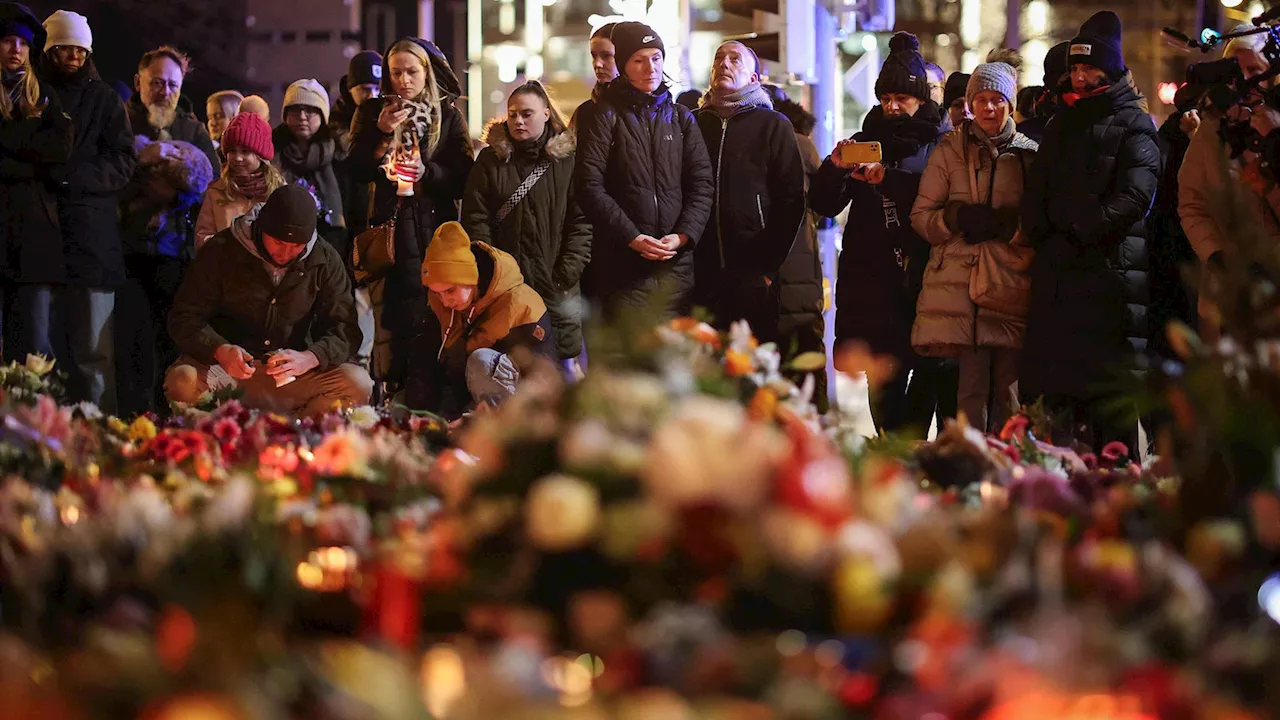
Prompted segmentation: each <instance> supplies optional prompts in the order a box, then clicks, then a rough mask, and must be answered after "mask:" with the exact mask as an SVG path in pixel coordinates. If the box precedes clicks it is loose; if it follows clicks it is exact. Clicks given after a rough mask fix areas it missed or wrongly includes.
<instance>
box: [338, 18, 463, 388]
mask: <svg viewBox="0 0 1280 720" xmlns="http://www.w3.org/2000/svg"><path fill="white" fill-rule="evenodd" d="M461 94H462V88H461V85H460V84H459V82H458V78H457V77H456V76H455V75H454V74H453V69H452V68H450V67H449V62H448V61H447V60H446V59H445V57H444V54H443V53H441V52H440V49H439V48H437V47H436V46H435V45H434V44H433V43H431V42H430V41H427V40H423V39H421V38H405V39H403V40H400V41H398V42H396V43H395V44H393V45H392V46H391V47H390V48H388V50H387V52H386V53H384V54H383V63H382V96H381V97H376V98H369V99H368V100H366V101H365V102H364V103H362V104H361V105H360V106H359V107H358V108H357V109H356V115H355V119H354V120H352V124H351V153H350V155H349V156H348V161H347V169H348V171H349V172H350V173H351V175H352V180H353V181H354V182H366V183H368V182H372V183H374V197H373V202H372V203H371V205H372V208H373V211H372V213H371V215H370V217H369V218H368V224H369V225H370V226H377V225H381V224H384V223H386V222H388V221H390V220H391V219H392V218H393V217H394V218H395V220H396V227H395V237H394V242H395V266H394V267H393V268H392V270H391V272H390V273H389V274H388V275H387V276H386V277H385V278H382V279H379V280H376V281H375V282H374V283H373V284H371V285H370V288H369V289H370V296H371V298H372V300H373V304H374V317H375V321H376V330H375V342H374V347H373V353H372V354H373V357H372V359H371V367H372V369H373V374H374V376H375V377H378V378H379V379H382V380H385V381H388V382H390V383H393V384H398V383H401V382H403V381H404V377H405V373H406V368H407V364H408V358H407V355H408V349H409V343H410V341H411V339H412V337H413V334H414V332H415V328H416V327H417V325H418V323H419V322H420V321H421V320H422V319H423V318H424V316H425V314H426V297H425V290H424V288H423V287H422V281H421V277H420V272H421V265H422V257H423V253H425V252H426V249H427V246H428V245H429V244H430V243H431V238H432V236H433V235H434V233H435V231H436V228H438V227H439V226H440V225H441V223H444V222H446V221H449V220H457V219H458V205H457V203H458V201H459V200H461V199H462V194H463V189H464V188H465V186H466V182H467V175H468V174H469V173H470V172H471V166H472V164H473V162H474V157H475V156H474V153H473V152H472V147H471V139H470V133H469V132H468V131H467V124H466V121H465V120H464V119H463V117H462V113H460V112H458V110H457V108H455V107H454V106H453V103H454V101H455V100H456V99H457V98H458V97H459V96H461ZM406 138H408V139H409V140H408V142H407V143H406V142H405V139H406ZM405 144H407V145H409V147H405ZM388 168H389V169H390V173H388ZM393 178H394V179H393ZM408 193H412V195H409V194H408ZM360 230H363V228H353V231H355V232H359V231H360Z"/></svg>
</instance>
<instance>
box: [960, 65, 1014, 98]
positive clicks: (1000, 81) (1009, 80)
mask: <svg viewBox="0 0 1280 720" xmlns="http://www.w3.org/2000/svg"><path fill="white" fill-rule="evenodd" d="M983 90H995V91H996V92H998V93H1000V94H1001V95H1003V96H1004V99H1005V102H1007V103H1009V106H1010V107H1013V101H1014V99H1015V98H1016V97H1018V71H1016V70H1014V69H1013V66H1012V65H1009V64H1008V63H1002V62H993V63H983V64H981V65H979V66H978V67H976V68H974V69H973V74H972V75H970V76H969V84H968V86H966V87H965V90H964V99H965V100H966V101H968V103H969V107H973V96H974V95H977V94H978V93H980V92H982V91H983Z"/></svg>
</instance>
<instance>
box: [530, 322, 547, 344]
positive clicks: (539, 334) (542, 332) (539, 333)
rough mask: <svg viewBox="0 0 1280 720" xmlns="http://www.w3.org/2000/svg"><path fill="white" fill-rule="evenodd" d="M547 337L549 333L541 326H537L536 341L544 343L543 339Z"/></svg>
mask: <svg viewBox="0 0 1280 720" xmlns="http://www.w3.org/2000/svg"><path fill="white" fill-rule="evenodd" d="M546 336H547V331H546V330H543V329H542V326H541V325H537V326H535V327H534V328H533V339H534V340H537V341H538V342H542V339H543V338H545V337H546Z"/></svg>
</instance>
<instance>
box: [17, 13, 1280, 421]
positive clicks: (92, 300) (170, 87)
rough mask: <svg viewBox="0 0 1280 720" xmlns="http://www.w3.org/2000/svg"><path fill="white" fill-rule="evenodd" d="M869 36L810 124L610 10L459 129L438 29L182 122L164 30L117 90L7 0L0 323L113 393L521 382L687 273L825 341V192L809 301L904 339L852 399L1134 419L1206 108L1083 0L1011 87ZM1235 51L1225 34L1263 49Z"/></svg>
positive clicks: (1189, 219)
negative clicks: (561, 76)
mask: <svg viewBox="0 0 1280 720" xmlns="http://www.w3.org/2000/svg"><path fill="white" fill-rule="evenodd" d="M1259 37H1265V36H1259ZM889 49H890V52H889V54H888V57H887V59H886V61H885V63H884V65H883V67H882V68H881V72H880V75H879V77H878V79H877V81H876V86H875V92H876V95H877V98H878V100H879V104H878V105H877V106H875V107H874V108H873V109H872V110H871V111H870V113H869V114H868V115H867V116H866V118H865V120H864V121H863V124H862V128H861V130H860V131H858V132H857V133H855V134H854V135H853V136H852V137H851V138H849V139H846V140H842V141H840V142H839V143H838V144H837V146H836V147H835V148H834V150H833V151H832V152H831V154H830V155H828V156H827V157H826V158H825V159H823V158H822V157H821V155H820V153H819V151H818V149H817V148H816V147H815V146H814V144H813V142H812V140H811V139H810V138H809V135H810V134H811V133H812V131H813V128H814V124H815V121H814V118H813V116H812V115H811V114H809V113H808V112H806V111H805V109H804V108H803V107H802V106H801V105H800V104H799V103H797V102H795V101H793V100H791V99H790V98H789V97H787V95H786V93H785V92H784V91H782V90H781V89H780V88H779V87H777V86H773V85H768V84H764V83H762V76H763V75H764V67H763V65H762V63H761V61H760V59H759V58H758V57H757V56H756V55H755V53H754V52H753V51H752V50H751V49H750V48H748V47H747V46H746V45H744V44H742V43H740V42H736V41H727V42H725V43H723V44H721V45H720V46H719V48H718V49H717V51H716V54H715V57H714V61H713V64H712V71H711V77H710V79H709V88H708V89H707V90H706V91H705V92H702V93H696V94H695V95H694V96H693V97H690V96H689V93H685V94H682V95H681V96H680V97H679V98H678V99H677V98H676V97H675V96H674V95H673V88H672V86H671V84H670V83H669V82H668V80H667V79H666V75H665V73H664V68H663V64H664V61H665V47H664V45H663V40H662V38H661V37H659V36H658V34H657V33H656V32H655V31H654V30H653V29H652V28H650V27H648V26H646V25H644V24H642V23H638V22H619V23H615V24H609V25H605V26H603V27H601V28H599V29H598V30H596V31H595V33H594V34H593V35H592V36H591V38H590V45H589V48H584V51H589V52H590V54H591V58H592V66H593V70H594V72H595V79H596V85H595V89H594V90H593V92H592V94H591V98H590V99H588V100H587V101H586V102H584V103H583V104H582V105H580V106H579V107H578V108H577V109H576V110H575V111H574V112H573V113H572V115H571V116H570V117H569V118H568V119H566V117H565V115H564V114H562V113H561V111H560V109H559V108H557V106H556V104H555V102H554V101H553V99H552V97H551V96H550V95H549V94H548V92H547V89H546V88H544V87H543V86H542V85H541V84H540V83H539V82H537V81H529V82H526V83H524V84H522V85H520V86H518V87H516V88H515V90H514V91H512V92H511V94H510V96H509V98H508V101H507V115H506V117H505V118H503V119H497V120H494V121H493V122H492V123H490V124H489V126H487V127H486V128H484V129H483V131H482V132H481V134H480V137H481V141H482V145H483V149H481V150H480V151H479V153H478V154H477V153H476V152H475V151H474V149H473V143H472V139H471V135H470V132H469V130H468V128H467V125H466V122H465V120H464V118H463V115H462V114H461V113H460V112H459V110H458V109H457V108H456V107H455V103H456V101H457V100H458V99H459V98H460V96H461V85H460V83H459V81H458V78H457V76H456V75H455V74H454V72H453V70H452V68H451V67H450V65H449V63H448V61H447V59H446V58H445V56H444V55H443V53H441V52H440V50H439V49H438V48H437V47H436V46H435V45H434V44H433V43H431V42H430V41H428V40H424V39H420V38H405V39H402V40H400V41H398V42H396V43H394V44H393V45H392V46H391V47H390V48H388V49H387V50H386V52H385V53H383V54H379V53H377V52H373V51H366V52H362V53H358V54H356V55H355V56H354V57H352V58H351V61H350V65H349V68H348V74H347V75H346V76H345V77H344V78H343V79H342V82H341V85H340V88H341V91H340V95H339V97H338V98H337V99H336V101H332V102H331V99H330V97H329V95H328V92H327V91H326V88H325V87H324V86H323V85H322V84H320V83H318V82H317V81H315V80H313V79H306V78H304V79H300V80H298V81H297V82H295V83H293V85H291V86H290V87H289V88H288V91H287V92H286V93H285V97H284V105H283V107H282V108H280V115H281V117H282V120H283V122H281V123H280V124H279V125H277V126H275V127H274V128H273V127H272V126H271V124H270V118H271V110H270V108H268V107H267V105H266V102H265V101H264V100H263V99H262V98H260V97H257V96H250V97H244V96H243V95H242V94H241V93H239V92H237V91H235V90H227V91H223V92H219V93H215V94H214V95H212V96H210V97H209V99H208V102H207V105H206V111H207V119H206V122H204V123H202V122H201V121H200V120H198V119H197V118H196V116H195V115H194V114H193V113H192V111H191V109H190V106H189V104H188V103H186V101H185V100H184V99H183V98H182V86H183V80H184V78H185V77H186V74H187V73H188V72H189V70H190V67H189V62H188V59H187V57H186V56H185V55H184V54H183V53H181V52H180V51H178V50H176V49H174V48H172V47H167V46H166V47H160V48H157V49H156V50H153V51H151V52H148V53H147V54H145V55H144V56H143V57H142V58H141V60H140V62H139V64H138V73H137V76H136V79H135V93H134V94H133V95H132V97H131V98H129V99H128V101H127V102H123V103H122V102H121V100H120V98H119V96H118V95H117V94H116V92H115V91H114V90H113V89H112V88H111V87H110V86H109V85H108V84H106V83H105V82H104V81H103V80H102V79H101V78H100V77H99V76H98V73H97V71H96V70H95V69H94V63H93V36H92V32H91V29H90V27H89V24H88V22H87V20H86V19H85V18H84V17H82V16H80V15H78V14H76V13H74V12H68V11H58V12H56V13H54V14H53V15H52V16H50V17H49V18H48V19H47V20H45V21H44V22H43V23H41V22H39V21H38V20H37V19H36V18H35V17H34V16H32V14H31V13H30V12H29V11H28V10H27V9H26V8H25V7H23V6H21V5H18V4H15V3H0V63H2V64H3V82H4V86H5V89H6V91H7V92H6V93H4V94H0V194H2V195H3V196H2V197H0V206H3V208H4V211H3V212H4V213H6V218H5V219H6V222H5V223H4V224H3V226H2V227H0V232H3V233H5V238H4V242H3V244H0V247H2V248H3V252H5V253H7V255H6V256H5V260H6V262H5V268H6V278H5V279H6V293H5V301H6V302H5V311H6V315H7V317H6V322H7V325H6V333H5V338H4V341H5V353H6V355H7V356H9V357H23V356H24V355H25V354H26V353H43V354H45V355H49V356H53V357H57V358H59V359H65V361H64V362H63V363H62V364H61V365H60V367H63V368H64V369H65V371H66V372H67V374H68V390H69V392H70V394H71V396H72V398H73V399H74V400H84V401H90V402H94V403H96V404H98V405H99V406H100V407H102V409H104V410H107V411H110V412H116V413H120V414H129V413H132V412H141V411H145V410H158V409H162V408H165V407H167V405H168V403H169V402H173V401H177V402H194V401H196V400H197V399H198V398H199V397H201V396H202V395H204V393H206V392H209V391H217V390H220V389H224V388H239V389H240V390H242V391H243V392H244V394H245V400H246V402H248V403H250V404H253V405H257V406H262V407H271V408H273V409H278V410H280V411H282V412H294V413H311V412H321V411H323V410H325V409H329V408H331V407H333V405H334V404H335V403H337V404H347V405H350V404H359V403H364V402H369V401H370V397H371V395H372V396H373V397H374V400H375V401H376V400H386V399H389V398H390V394H392V393H396V392H402V395H400V396H399V397H400V401H402V402H405V403H406V404H408V405H409V406H410V407H413V408H421V409H427V410H432V411H436V412H440V413H443V414H445V415H448V416H457V415H459V414H462V413H464V412H466V411H467V410H468V409H469V408H471V407H474V406H475V405H476V404H477V403H480V404H485V403H496V402H500V401H501V399H502V398H503V397H505V396H507V395H509V394H510V393H511V392H513V390H514V387H515V385H516V383H517V382H518V381H519V377H520V374H521V371H522V360H521V357H522V356H521V354H519V353H514V352H513V351H514V349H515V348H516V347H519V346H524V347H527V348H529V349H531V350H533V351H534V352H535V353H537V354H541V355H545V356H547V357H550V358H553V359H555V360H558V361H560V362H561V363H562V364H563V367H564V370H565V372H566V373H568V374H570V375H578V374H580V373H581V371H582V368H583V367H584V365H585V363H586V355H585V343H584V338H583V325H584V321H585V319H586V318H587V317H588V315H589V314H591V313H593V312H599V313H600V315H601V316H602V317H603V318H605V319H606V320H610V319H615V318H618V317H621V315H620V313H625V312H626V311H628V310H631V309H635V308H642V307H652V306H654V305H655V303H656V304H659V305H661V306H662V307H664V308H665V309H666V311H667V312H668V313H671V314H674V313H678V312H686V311H688V310H690V309H691V308H694V307H701V308H705V309H706V310H707V311H708V312H709V313H710V315H711V317H712V318H713V319H714V323H715V324H716V325H717V326H719V327H721V328H727V327H728V326H729V325H730V324H731V323H732V322H734V321H737V320H742V319H745V320H747V321H749V323H750V325H751V327H752V329H753V330H754V331H755V333H756V335H757V336H758V337H759V338H760V340H761V341H767V342H776V343H778V344H779V346H780V348H781V349H782V350H783V352H784V354H785V355H788V356H790V355H795V354H797V353H801V352H806V351H823V349H824V346H823V325H822V323H823V319H822V314H823V309H824V291H823V279H822V278H823V274H822V267H821V263H820V253H819V252H818V245H817V239H816V236H817V231H816V228H817V227H818V222H819V220H820V218H821V217H835V216H838V215H841V214H843V213H845V212H846V210H847V219H846V220H845V223H844V238H843V247H842V252H841V254H840V257H839V263H838V268H837V272H836V277H837V283H836V288H835V303H836V307H837V313H836V318H835V336H836V341H837V344H841V343H846V342H850V341H860V342H862V343H864V344H866V345H867V346H869V349H870V350H871V351H872V352H874V353H877V354H881V355H888V356H890V357H892V358H893V359H894V361H895V372H894V373H893V376H892V378H891V379H890V380H889V381H888V382H887V383H886V384H885V386H884V387H882V388H880V389H879V390H878V392H877V393H876V396H875V397H874V398H873V403H872V414H873V419H874V421H875V424H876V427H877V429H879V430H884V431H900V430H904V429H908V428H915V429H917V430H919V431H924V430H926V429H927V428H928V427H929V425H930V424H931V423H932V422H934V421H935V419H936V420H938V421H941V420H943V419H945V418H948V417H953V416H955V415H957V413H959V412H963V413H964V415H965V416H966V417H967V418H968V419H969V422H970V423H971V424H972V425H974V426H977V427H980V428H983V429H998V428H999V427H1000V425H1001V424H1002V423H1003V421H1004V419H1005V418H1007V417H1008V416H1009V415H1010V414H1011V413H1012V412H1013V411H1014V410H1015V409H1016V408H1017V407H1018V405H1019V404H1020V403H1029V402H1034V401H1036V400H1043V401H1044V403H1045V407H1046V409H1047V410H1049V412H1050V415H1051V417H1053V418H1054V419H1055V421H1056V422H1058V423H1059V425H1060V427H1061V428H1062V429H1063V430H1062V432H1063V434H1064V435H1076V434H1080V435H1081V436H1082V439H1087V440H1088V441H1092V442H1104V441H1107V440H1124V441H1126V442H1127V443H1129V444H1130V445H1131V446H1132V445H1133V444H1134V443H1135V441H1136V424H1135V423H1132V422H1125V421H1123V420H1121V419H1119V418H1117V417H1114V416H1111V415H1108V414H1107V413H1106V412H1104V408H1106V407H1107V406H1108V403H1107V400H1108V396H1107V393H1108V390H1107V388H1108V387H1109V386H1110V385H1109V383H1111V382H1112V381H1113V380H1114V379H1115V378H1117V377H1119V376H1120V375H1121V374H1123V373H1126V372H1129V371H1132V370H1134V369H1136V368H1138V367H1139V366H1140V365H1141V361H1142V359H1143V358H1145V357H1147V356H1150V355H1153V354H1158V353H1159V352H1161V351H1162V350H1165V349H1167V348H1166V347H1165V345H1164V344H1163V343H1161V342H1160V341H1159V340H1158V338H1159V337H1160V335H1161V333H1160V332H1159V329H1160V327H1161V326H1162V325H1163V324H1164V323H1165V322H1167V321H1169V320H1171V319H1175V318H1176V319H1184V320H1186V321H1188V322H1195V321H1196V302H1195V299H1194V294H1193V292H1192V291H1191V290H1190V289H1189V288H1188V287H1187V284H1186V283H1183V282H1182V281H1181V278H1180V275H1179V274H1180V273H1181V271H1182V266H1183V265H1185V264H1188V263H1194V262H1195V261H1196V260H1197V259H1198V260H1200V261H1202V262H1203V263H1204V264H1209V263H1210V261H1211V259H1212V258H1214V257H1215V256H1216V257H1220V253H1221V252H1222V251H1224V250H1225V249H1228V247H1229V244H1230V240H1229V238H1224V237H1222V236H1221V233H1220V232H1217V231H1216V230H1215V227H1216V225H1215V218H1214V217H1213V213H1214V211H1215V208H1214V206H1213V204H1212V203H1209V202H1206V201H1205V197H1206V191H1205V189H1206V188H1208V187H1211V186H1212V185H1213V184H1214V183H1216V182H1222V181H1224V180H1226V179H1225V178H1221V177H1218V176H1217V175H1215V173H1217V172H1218V170H1217V166H1216V165H1214V164H1213V163H1212V162H1210V161H1209V159H1207V158H1208V157H1209V156H1208V155H1206V153H1211V152H1212V151H1214V149H1215V147H1214V143H1216V142H1217V134H1216V133H1215V132H1214V131H1213V130H1212V129H1211V128H1212V124H1213V123H1214V122H1215V119H1214V118H1212V117H1210V116H1209V115H1212V113H1211V112H1209V111H1203V112H1204V113H1205V114H1206V117H1204V118H1203V119H1202V118H1201V117H1200V115H1201V112H1202V111H1201V110H1199V109H1196V108H1194V107H1192V106H1191V105H1190V104H1184V105H1180V111H1179V112H1178V113H1176V114H1175V115H1174V117H1173V118H1171V119H1170V121H1169V122H1168V123H1166V124H1165V125H1164V127H1162V128H1161V129H1160V130H1159V131H1157V129H1156V127H1155V125H1154V123H1153V122H1152V119H1151V116H1150V115H1149V114H1148V110H1147V107H1146V100H1145V98H1144V97H1143V95H1142V93H1141V92H1140V91H1139V90H1138V88H1137V87H1136V85H1135V83H1134V80H1133V76H1132V74H1131V73H1130V72H1129V71H1128V69H1127V67H1126V66H1125V63H1124V58H1123V49H1122V34H1121V25H1120V21H1119V19H1118V18H1117V16H1116V15H1115V14H1114V13H1112V12H1109V11H1104V12H1100V13H1098V14H1096V15H1094V16H1093V17H1092V18H1090V19H1089V20H1088V21H1087V22H1086V23H1085V24H1084V25H1083V26H1081V28H1080V30H1079V32H1078V34H1077V36H1076V37H1075V38H1074V39H1072V40H1071V41H1068V42H1064V43H1061V44H1060V45H1057V46H1055V47H1054V48H1053V49H1051V50H1050V51H1049V53H1048V56H1047V57H1046V58H1045V60H1044V67H1045V78H1044V84H1043V85H1042V86H1037V87H1019V67H1020V64H1021V59H1020V57H1019V56H1018V54H1017V53H1016V52H1014V51H1011V50H1007V49H996V50H994V51H993V52H992V53H991V54H990V55H989V56H988V57H987V61H986V62H985V63H983V64H981V65H979V66H977V67H976V68H975V69H974V70H973V72H972V73H968V74H964V73H952V74H950V75H949V76H947V75H945V73H944V72H943V71H942V69H941V68H939V67H938V66H937V65H934V64H932V63H928V62H926V60H925V58H924V57H923V56H922V55H921V53H920V46H919V43H918V41H917V40H916V38H915V37H914V36H912V35H910V34H908V33H898V34H896V35H894V36H893V37H892V38H891V40H890V43H889ZM1260 50H1261V48H1260V46H1259V45H1258V44H1257V43H1253V44H1250V43H1249V42H1248V39H1247V38H1241V39H1240V40H1238V41H1236V42H1233V43H1232V44H1231V45H1229V46H1228V47H1227V54H1228V55H1229V56H1232V57H1237V58H1239V59H1240V60H1241V67H1242V68H1243V69H1244V71H1245V73H1246V74H1248V73H1251V72H1253V73H1255V74H1256V73H1257V72H1261V71H1263V70H1265V63H1266V61H1265V58H1263V56H1262V55H1261V52H1260ZM1259 62H1261V63H1262V66H1263V67H1262V68H1261V69H1259V68H1258V65H1259ZM1267 117H1268V116H1267V115H1266V114H1265V113H1260V119H1259V122H1263V123H1265V122H1266V119H1267ZM1277 119H1280V117H1277ZM1264 129H1265V130H1266V131H1268V132H1269V130H1270V128H1269V127H1267V128H1264ZM867 143H876V144H878V145H877V146H876V149H875V151H874V152H875V153H877V154H876V155H874V156H872V157H861V156H860V153H861V151H863V150H866V149H867V148H868V147H869V146H868V145H867ZM1184 154H1185V157H1186V162H1185V163H1184V162H1183V155H1184ZM1179 166H1181V172H1177V171H1176V168H1177V167H1179ZM1223 167H1226V168H1229V170H1230V172H1231V173H1233V175H1232V177H1233V178H1234V177H1235V176H1236V175H1237V174H1239V173H1241V172H1242V169H1241V167H1239V166H1237V165H1224V166H1223ZM1171 169H1173V171H1172V172H1171ZM1179 185H1181V190H1179ZM1256 199H1257V203H1256V204H1257V208H1258V212H1259V214H1260V216H1263V215H1265V217H1266V218H1271V219H1272V220H1274V218H1275V215H1274V212H1273V211H1271V210H1270V205H1269V204H1268V199H1269V196H1268V195H1266V194H1265V193H1259V194H1258V195H1257V197H1256ZM1268 227H1269V228H1271V229H1272V230H1274V231H1275V232H1280V224H1277V223H1272V224H1271V225H1269V226H1268ZM1215 254H1217V255H1215ZM1202 309H1203V308H1202ZM1148 338H1153V339H1155V340H1156V341H1155V342H1152V343H1151V346H1150V347H1148ZM821 375H822V374H821V373H818V374H817V375H816V376H815V380H817V381H819V386H818V390H817V392H816V393H815V395H816V396H817V397H819V398H823V399H825V396H826V390H825V383H824V382H822V377H821Z"/></svg>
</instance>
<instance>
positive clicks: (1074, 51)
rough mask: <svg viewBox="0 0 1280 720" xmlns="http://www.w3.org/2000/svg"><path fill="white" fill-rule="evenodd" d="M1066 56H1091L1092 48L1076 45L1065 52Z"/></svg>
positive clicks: (1080, 44)
mask: <svg viewBox="0 0 1280 720" xmlns="http://www.w3.org/2000/svg"><path fill="white" fill-rule="evenodd" d="M1067 54H1068V55H1092V54H1093V46H1092V45H1086V44H1084V43H1076V44H1075V45H1072V46H1071V49H1070V50H1068V51H1067Z"/></svg>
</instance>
